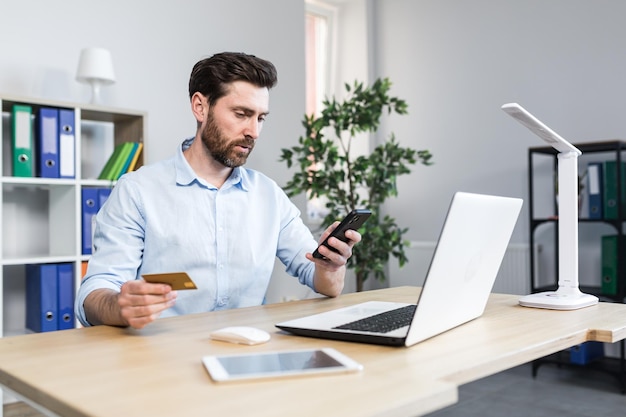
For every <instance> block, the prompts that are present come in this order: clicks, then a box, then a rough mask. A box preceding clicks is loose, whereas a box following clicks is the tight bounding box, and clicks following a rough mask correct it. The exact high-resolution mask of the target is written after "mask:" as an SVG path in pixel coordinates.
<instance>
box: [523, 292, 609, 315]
mask: <svg viewBox="0 0 626 417" xmlns="http://www.w3.org/2000/svg"><path fill="white" fill-rule="evenodd" d="M598 301H599V300H598V297H596V296H595V295H591V294H583V293H582V292H580V291H578V290H575V291H563V290H562V289H561V288H559V289H558V290H556V291H546V292H540V293H536V294H529V295H525V296H523V297H521V298H520V299H519V304H520V305H521V306H523V307H534V308H546V309H550V310H577V309H579V308H584V307H589V306H592V305H595V304H598Z"/></svg>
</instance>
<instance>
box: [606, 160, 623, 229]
mask: <svg viewBox="0 0 626 417" xmlns="http://www.w3.org/2000/svg"><path fill="white" fill-rule="evenodd" d="M620 171H621V184H620V185H621V187H620V188H621V204H618V203H617V162H616V161H605V162H604V169H603V180H604V181H603V185H604V201H603V202H604V218H605V219H617V218H618V217H619V213H620V212H619V210H620V207H621V210H622V215H624V207H626V162H622V163H621V170H620Z"/></svg>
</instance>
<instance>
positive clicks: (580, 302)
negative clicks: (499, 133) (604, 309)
mask: <svg viewBox="0 0 626 417" xmlns="http://www.w3.org/2000/svg"><path fill="white" fill-rule="evenodd" d="M502 110H504V111H505V112H507V113H508V114H509V115H510V116H512V117H513V118H515V119H517V121H518V122H520V123H521V124H523V125H524V126H526V127H527V128H528V129H530V131H531V132H533V133H534V134H536V135H537V136H539V137H540V138H541V139H543V140H544V141H546V142H548V143H549V144H550V145H551V146H552V147H553V148H554V149H556V150H557V151H559V153H558V155H557V160H558V185H559V194H558V203H559V204H558V216H559V223H558V227H559V288H558V289H557V290H556V291H546V292H541V293H536V294H529V295H525V296H523V297H521V298H520V299H519V304H520V305H522V306H525V307H536V308H547V309H552V310H576V309H579V308H583V307H589V306H591V305H594V304H597V303H598V297H596V296H594V295H590V294H584V293H582V292H581V291H580V289H579V288H578V156H579V155H582V152H581V151H580V150H579V149H578V148H576V147H575V146H573V145H572V144H571V143H569V142H568V141H566V140H565V139H563V138H562V137H560V136H559V135H557V134H556V133H555V132H554V131H553V130H551V129H550V128H549V127H547V126H546V125H544V124H543V123H542V122H541V121H539V120H538V119H537V118H535V117H534V116H533V115H532V114H530V113H529V112H528V111H526V110H525V109H524V108H523V107H522V106H520V105H519V104H517V103H509V104H505V105H503V106H502Z"/></svg>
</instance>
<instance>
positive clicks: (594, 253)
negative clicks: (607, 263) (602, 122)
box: [528, 140, 626, 394]
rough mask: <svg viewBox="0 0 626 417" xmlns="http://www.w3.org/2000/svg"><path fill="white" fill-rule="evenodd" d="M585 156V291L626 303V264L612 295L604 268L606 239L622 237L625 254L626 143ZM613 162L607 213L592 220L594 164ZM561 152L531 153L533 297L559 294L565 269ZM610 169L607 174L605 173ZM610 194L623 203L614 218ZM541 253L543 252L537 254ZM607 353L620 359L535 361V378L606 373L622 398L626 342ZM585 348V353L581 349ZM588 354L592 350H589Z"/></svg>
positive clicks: (620, 263)
mask: <svg viewBox="0 0 626 417" xmlns="http://www.w3.org/2000/svg"><path fill="white" fill-rule="evenodd" d="M573 145H574V146H575V147H577V148H578V149H579V150H580V151H581V152H582V155H581V156H580V157H579V166H578V169H579V179H582V182H581V184H580V185H581V186H580V187H579V196H580V197H579V198H580V201H579V206H580V207H579V213H578V214H579V218H578V230H579V254H580V259H579V269H580V277H579V281H580V282H579V284H580V290H581V291H582V292H584V293H587V294H593V295H596V296H598V297H599V298H600V301H605V302H615V303H625V302H626V258H624V257H623V256H617V257H616V259H615V261H616V262H615V264H614V265H613V266H614V271H615V276H614V277H612V278H611V279H614V280H615V281H614V282H613V283H612V284H613V285H612V286H611V287H612V290H611V291H607V290H606V289H607V286H605V281H606V279H607V277H606V275H605V270H604V269H603V265H602V260H601V258H602V249H601V247H602V237H603V236H605V235H612V236H615V237H616V246H617V248H616V251H617V253H618V254H620V253H624V251H625V250H626V248H624V245H623V241H622V238H623V237H624V236H626V229H625V225H626V207H625V206H624V205H623V201H625V199H626V197H625V196H624V195H623V192H624V191H623V190H624V189H625V187H626V185H624V184H623V183H622V182H623V178H624V176H625V175H626V174H625V173H624V172H622V171H621V170H622V169H624V168H620V167H621V166H622V163H623V162H624V161H625V160H626V141H623V140H608V141H599V142H588V143H574V144H573ZM608 161H610V162H613V163H615V166H616V168H615V169H616V172H614V173H613V174H614V175H610V176H609V177H610V178H614V181H615V182H614V183H612V185H611V186H610V187H607V186H606V182H607V175H606V172H605V173H604V175H602V174H601V175H600V176H601V177H603V179H602V182H601V183H600V187H599V188H601V189H602V191H601V192H602V194H601V197H600V201H601V206H602V209H601V211H600V213H599V214H597V215H596V216H591V212H590V209H589V204H590V201H589V199H590V197H589V195H590V194H589V193H590V190H589V188H590V187H589V182H588V181H589V179H588V178H587V169H588V167H589V165H590V164H598V163H599V164H602V165H603V166H604V167H606V165H605V164H606V163H607V162H608ZM557 166H558V164H557V151H556V150H555V149H554V148H552V147H551V146H542V147H532V148H529V149H528V186H529V198H528V207H529V224H530V227H529V237H530V238H529V242H530V246H531V248H533V250H531V254H530V271H531V273H530V288H531V291H532V292H533V293H536V292H544V291H554V290H556V289H557V286H558V285H557V284H558V276H559V269H558V267H559V264H558V261H557V259H558V215H557V213H558V205H557V201H556V200H557V199H556V189H555V183H556V178H557V172H558V171H557V169H558V168H557ZM603 169H606V168H603ZM607 189H611V190H613V191H612V193H614V195H613V196H612V197H613V199H614V201H616V202H620V201H622V204H620V203H617V204H616V206H614V207H613V209H612V210H611V211H610V212H611V213H612V214H610V215H609V214H608V213H609V210H608V207H607V195H605V193H606V192H607ZM539 247H540V248H541V249H540V250H537V248H539ZM606 347H607V348H613V349H612V350H617V351H618V352H617V356H616V357H609V355H607V356H603V357H599V358H594V359H590V360H589V362H588V363H577V362H576V361H574V360H572V354H573V353H572V352H573V351H572V350H567V351H562V352H558V353H556V354H553V355H550V356H547V357H544V358H541V359H538V360H535V361H534V362H533V376H536V375H537V372H538V369H539V367H540V366H541V365H544V364H553V365H557V366H565V365H567V366H573V367H577V366H583V367H587V368H589V369H591V370H595V371H600V372H603V373H606V374H609V375H611V376H613V377H615V378H616V379H617V381H618V383H619V388H620V391H621V393H622V394H626V348H625V344H624V340H622V341H620V342H617V343H615V344H614V345H613V346H610V345H607V346H606ZM581 348H582V347H581ZM585 349H591V347H587V348H585Z"/></svg>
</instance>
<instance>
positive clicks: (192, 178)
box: [174, 137, 250, 191]
mask: <svg viewBox="0 0 626 417" xmlns="http://www.w3.org/2000/svg"><path fill="white" fill-rule="evenodd" d="M193 140H194V138H193V137H192V138H189V139H185V140H184V141H183V143H182V144H181V146H179V147H178V149H177V151H176V156H175V157H174V166H175V167H176V184H178V185H181V186H189V185H192V184H194V183H196V184H198V185H200V186H203V187H207V188H210V189H217V187H215V186H214V185H212V184H209V183H208V182H206V181H205V180H204V179H202V178H199V177H198V176H197V175H196V173H195V172H194V170H193V169H192V168H191V166H190V165H189V162H187V159H185V155H184V154H183V152H184V151H185V150H186V149H187V148H189V147H190V146H191V144H192V143H193ZM249 185H250V179H249V178H248V175H247V172H246V170H245V169H244V168H242V167H236V168H235V169H233V172H232V173H231V174H230V176H229V177H228V179H227V180H226V182H225V183H224V185H223V186H222V188H223V189H225V188H229V187H238V188H240V189H241V190H243V191H248V189H249Z"/></svg>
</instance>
